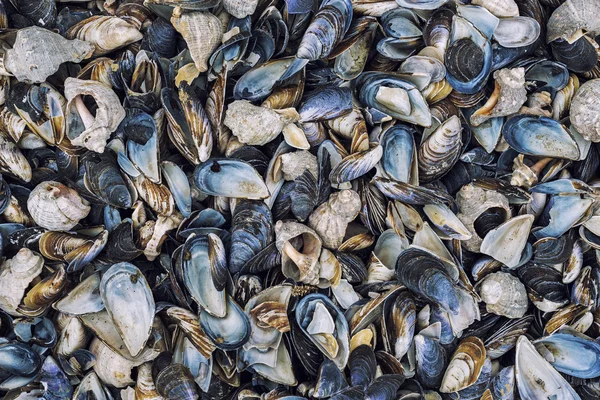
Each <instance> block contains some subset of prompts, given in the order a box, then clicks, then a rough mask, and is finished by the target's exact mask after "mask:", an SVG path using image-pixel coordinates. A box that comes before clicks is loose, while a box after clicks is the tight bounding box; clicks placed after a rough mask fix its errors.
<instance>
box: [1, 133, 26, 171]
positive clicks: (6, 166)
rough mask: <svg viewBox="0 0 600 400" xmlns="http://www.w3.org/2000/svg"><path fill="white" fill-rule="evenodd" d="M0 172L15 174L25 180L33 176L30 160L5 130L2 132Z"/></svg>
mask: <svg viewBox="0 0 600 400" xmlns="http://www.w3.org/2000/svg"><path fill="white" fill-rule="evenodd" d="M0 172H3V173H8V174H11V175H14V176H16V177H18V178H19V179H22V180H24V181H25V182H29V181H30V180H31V176H32V171H31V165H30V164H29V161H28V160H27V159H26V158H25V156H24V155H23V153H21V150H19V148H18V147H17V145H16V144H15V143H14V142H13V140H12V139H11V138H10V137H9V136H8V134H7V133H4V132H0Z"/></svg>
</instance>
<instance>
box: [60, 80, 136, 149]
mask: <svg viewBox="0 0 600 400" xmlns="http://www.w3.org/2000/svg"><path fill="white" fill-rule="evenodd" d="M86 95H87V96H92V97H93V98H94V100H95V101H96V104H97V105H98V109H97V110H96V115H95V116H93V115H92V114H91V113H90V112H89V111H88V110H87V108H86V107H85V105H84V104H83V101H82V99H81V98H82V96H86ZM65 97H66V98H67V100H68V103H67V114H69V113H73V114H75V113H77V114H78V115H79V118H81V120H82V121H83V125H84V126H85V130H84V131H83V132H81V133H80V132H70V131H69V125H68V124H67V136H68V137H69V139H71V143H72V144H73V145H75V146H82V147H85V148H87V149H89V150H92V151H95V152H97V153H102V152H104V148H105V147H106V142H107V140H108V139H109V138H110V135H111V134H112V133H113V132H114V131H115V130H116V129H117V127H118V126H119V124H120V123H121V121H122V120H123V119H124V118H125V109H124V108H123V106H122V105H121V100H120V99H119V97H118V96H117V95H116V94H115V92H113V90H112V89H111V88H109V87H106V86H104V85H103V84H102V83H100V82H98V81H92V80H90V81H84V80H81V79H76V78H67V79H66V80H65ZM68 118H69V116H68V115H67V119H68Z"/></svg>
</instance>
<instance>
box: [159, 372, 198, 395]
mask: <svg viewBox="0 0 600 400" xmlns="http://www.w3.org/2000/svg"><path fill="white" fill-rule="evenodd" d="M155 382H156V383H155V384H156V390H157V391H158V393H159V394H160V395H161V396H162V397H163V398H166V399H171V398H178V399H195V398H198V397H199V394H198V389H197V388H196V383H195V382H194V376H193V375H192V373H191V372H190V370H189V369H188V368H187V367H185V366H184V365H182V364H170V365H168V366H167V367H166V368H164V369H163V370H162V371H160V372H159V373H158V375H156V378H155Z"/></svg>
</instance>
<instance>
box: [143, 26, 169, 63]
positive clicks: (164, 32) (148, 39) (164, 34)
mask: <svg viewBox="0 0 600 400" xmlns="http://www.w3.org/2000/svg"><path fill="white" fill-rule="evenodd" d="M176 40H177V31H175V28H173V26H172V25H171V24H170V23H169V22H168V21H166V20H164V19H163V18H156V19H155V20H154V21H152V24H151V25H150V26H149V27H148V29H147V31H146V34H145V36H144V39H142V49H144V50H148V51H152V52H155V53H157V54H158V55H159V56H161V57H165V58H171V57H174V56H175V55H176V53H177V42H176Z"/></svg>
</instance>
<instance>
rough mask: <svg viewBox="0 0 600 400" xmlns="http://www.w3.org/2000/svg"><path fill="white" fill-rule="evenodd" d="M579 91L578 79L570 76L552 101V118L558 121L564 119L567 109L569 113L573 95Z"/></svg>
mask: <svg viewBox="0 0 600 400" xmlns="http://www.w3.org/2000/svg"><path fill="white" fill-rule="evenodd" d="M578 90H579V78H577V75H575V74H571V75H570V76H569V82H568V83H567V85H566V86H565V87H564V88H562V89H561V90H559V91H558V92H557V93H556V96H555V97H554V100H553V101H552V118H553V119H556V120H559V119H561V118H563V117H565V115H566V112H567V109H568V110H569V111H570V107H571V102H572V101H573V97H574V96H575V93H577V91H578Z"/></svg>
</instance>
